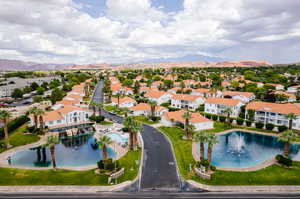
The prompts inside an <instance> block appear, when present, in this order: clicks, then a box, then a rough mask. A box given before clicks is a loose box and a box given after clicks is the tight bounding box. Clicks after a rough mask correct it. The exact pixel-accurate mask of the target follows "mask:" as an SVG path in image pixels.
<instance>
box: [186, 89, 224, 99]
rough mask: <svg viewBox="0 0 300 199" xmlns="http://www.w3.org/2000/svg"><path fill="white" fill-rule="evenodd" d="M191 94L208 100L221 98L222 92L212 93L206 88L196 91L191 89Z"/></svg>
mask: <svg viewBox="0 0 300 199" xmlns="http://www.w3.org/2000/svg"><path fill="white" fill-rule="evenodd" d="M191 94H192V95H197V96H201V97H205V98H209V97H221V95H222V92H221V91H212V90H210V89H207V88H197V89H193V92H192V93H191Z"/></svg>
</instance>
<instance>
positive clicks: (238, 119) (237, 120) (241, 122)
mask: <svg viewBox="0 0 300 199" xmlns="http://www.w3.org/2000/svg"><path fill="white" fill-rule="evenodd" d="M236 123H237V124H238V125H243V123H244V119H242V118H237V119H236Z"/></svg>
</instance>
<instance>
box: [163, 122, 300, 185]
mask: <svg viewBox="0 0 300 199" xmlns="http://www.w3.org/2000/svg"><path fill="white" fill-rule="evenodd" d="M159 129H160V130H161V131H162V132H163V133H165V134H166V135H167V136H168V137H169V138H170V140H171V141H172V144H173V147H174V150H175V156H176V159H177V163H178V167H179V170H180V173H181V175H182V176H183V177H184V178H186V179H193V180H195V181H197V182H200V183H205V184H211V185H300V180H299V177H300V162H295V166H294V167H293V168H291V169H286V168H282V167H280V166H277V165H272V166H270V167H267V168H265V169H262V170H259V171H254V172H234V171H216V172H215V173H214V174H213V177H212V180H211V181H208V180H203V179H201V178H199V177H198V176H196V175H195V174H194V173H193V172H190V171H189V164H190V163H194V162H195V161H194V159H193V156H192V142H191V141H186V140H182V139H181V138H182V136H183V135H184V132H183V130H182V129H179V128H172V127H159Z"/></svg>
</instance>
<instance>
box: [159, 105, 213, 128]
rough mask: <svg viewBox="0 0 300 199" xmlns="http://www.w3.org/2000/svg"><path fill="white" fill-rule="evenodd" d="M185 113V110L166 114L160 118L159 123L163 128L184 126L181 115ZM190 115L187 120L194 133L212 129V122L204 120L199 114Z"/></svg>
mask: <svg viewBox="0 0 300 199" xmlns="http://www.w3.org/2000/svg"><path fill="white" fill-rule="evenodd" d="M185 112H186V111H185V110H179V111H175V112H166V113H164V114H163V116H162V118H161V123H162V124H163V125H165V126H175V125H177V124H181V125H184V124H185V119H184V118H183V115H184V113H185ZM190 114H191V119H190V120H189V124H191V125H193V126H194V127H195V130H196V131H199V130H205V129H212V128H214V123H213V121H211V120H209V119H207V118H205V117H204V116H202V115H200V114H199V113H190Z"/></svg>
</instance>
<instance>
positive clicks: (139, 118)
mask: <svg viewBox="0 0 300 199" xmlns="http://www.w3.org/2000/svg"><path fill="white" fill-rule="evenodd" d="M134 119H135V120H137V121H139V122H143V123H146V124H157V123H158V122H154V121H152V120H150V119H149V117H146V116H143V115H141V116H134Z"/></svg>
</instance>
